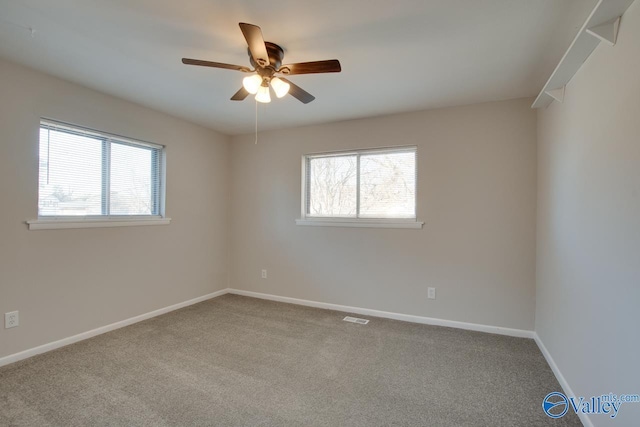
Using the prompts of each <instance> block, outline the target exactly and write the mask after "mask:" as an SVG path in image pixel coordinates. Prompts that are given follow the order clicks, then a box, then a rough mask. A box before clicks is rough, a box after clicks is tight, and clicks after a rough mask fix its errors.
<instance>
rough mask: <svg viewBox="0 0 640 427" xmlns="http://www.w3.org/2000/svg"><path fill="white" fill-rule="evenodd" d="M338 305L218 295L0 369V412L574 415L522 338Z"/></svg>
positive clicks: (465, 420) (366, 420)
mask: <svg viewBox="0 0 640 427" xmlns="http://www.w3.org/2000/svg"><path fill="white" fill-rule="evenodd" d="M344 316H345V313H341V312H335V311H328V310H320V309H314V308H308V307H301V306H296V305H290V304H283V303H277V302H270V301H264V300H258V299H253V298H247V297H241V296H236V295H224V296H222V297H219V298H216V299H213V300H209V301H206V302H203V303H200V304H197V305H194V306H191V307H187V308H184V309H182V310H178V311H175V312H172V313H169V314H165V315H163V316H160V317H156V318H154V319H150V320H147V321H144V322H141V323H138V324H135V325H132V326H128V327H126V328H123V329H119V330H117V331H113V332H110V333H107V334H104V335H100V336H98V337H95V338H92V339H90V340H86V341H83V342H80V343H77V344H74V345H71V346H68V347H64V348H61V349H59V350H56V351H52V352H50V353H46V354H43V355H40V356H36V357H33V358H31V359H28V360H24V361H22V362H18V363H15V364H13V365H9V366H5V367H3V368H0V425H2V426H52V425H55V426H107V425H108V426H225V427H227V426H229V427H230V426H367V427H372V426H509V427H512V426H542V425H553V426H567V425H581V424H580V421H579V420H578V418H577V417H576V416H575V414H573V413H572V411H569V413H567V415H565V416H564V417H563V418H562V419H559V420H552V419H550V418H548V417H547V416H546V415H545V414H544V413H543V411H542V408H541V404H542V399H543V398H544V396H545V395H546V394H547V393H549V392H551V391H556V390H558V391H561V388H560V386H559V385H558V383H557V381H556V379H555V378H554V376H553V374H552V372H551V369H550V368H549V366H548V365H547V364H546V362H545V360H544V358H543V356H542V354H541V353H540V351H539V350H538V348H537V346H536V344H535V343H534V341H533V340H529V339H522V338H511V337H505V336H499V335H491V334H484V333H479V332H470V331H463V330H458V329H451V328H443V327H437V326H426V325H417V324H412V323H405V322H399V321H393V320H386V319H378V318H370V319H371V321H370V322H369V324H368V325H358V324H353V323H347V322H344V321H342V318H343V317H344ZM357 317H364V316H357Z"/></svg>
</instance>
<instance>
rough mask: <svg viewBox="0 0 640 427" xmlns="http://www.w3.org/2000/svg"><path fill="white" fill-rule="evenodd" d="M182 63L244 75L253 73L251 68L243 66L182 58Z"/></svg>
mask: <svg viewBox="0 0 640 427" xmlns="http://www.w3.org/2000/svg"><path fill="white" fill-rule="evenodd" d="M182 63H183V64H186V65H200V66H202V67H213V68H225V69H227V70H236V71H242V72H243V73H250V72H251V69H250V68H249V67H243V66H242V65H233V64H223V63H222V62H211V61H202V60H200V59H189V58H182Z"/></svg>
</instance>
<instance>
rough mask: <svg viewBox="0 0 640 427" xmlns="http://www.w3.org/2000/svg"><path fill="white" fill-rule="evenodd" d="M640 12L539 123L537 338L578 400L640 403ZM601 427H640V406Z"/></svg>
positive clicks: (639, 6) (639, 8) (634, 11)
mask: <svg viewBox="0 0 640 427" xmlns="http://www.w3.org/2000/svg"><path fill="white" fill-rule="evenodd" d="M639 40H640V2H635V3H634V4H632V5H631V6H630V7H629V9H628V10H627V12H626V13H625V15H624V16H623V17H622V21H621V26H620V33H619V37H618V43H617V44H616V45H615V46H614V47H610V46H607V45H604V44H601V45H600V46H599V47H598V48H597V49H596V50H595V52H594V53H593V54H592V55H591V57H589V59H588V60H587V61H586V63H585V64H584V65H583V66H582V68H581V69H580V71H579V72H578V73H577V74H576V75H575V77H574V78H573V80H572V81H571V83H570V84H569V85H568V86H567V88H566V94H565V99H564V103H562V104H560V103H557V102H554V103H553V104H552V105H551V106H550V107H549V108H547V109H546V110H540V112H539V116H538V119H539V120H538V138H539V141H538V145H539V154H538V166H539V169H538V251H537V259H538V264H537V282H538V284H537V290H536V297H537V300H536V331H537V333H538V335H539V336H540V338H541V339H542V341H543V342H544V344H545V346H546V347H547V349H548V350H549V352H550V353H551V356H552V357H553V359H554V360H555V362H556V364H557V365H558V367H559V369H560V371H561V372H562V374H563V375H564V377H565V378H566V380H567V381H568V383H569V385H570V386H571V387H572V389H573V392H574V393H576V394H577V395H578V396H585V397H587V398H588V397H591V396H593V395H601V394H606V393H610V392H611V393H616V394H620V393H640V388H639V387H640V370H639V369H638V354H640V331H639V330H638V325H639V324H640V310H639V307H640V142H639V141H640V139H639V138H640V78H639V77H638V76H640V49H639V46H640V45H639V43H638V41H639ZM592 420H593V422H594V424H595V425H609V424H611V425H620V426H622V425H625V426H631V425H637V423H638V420H640V404H638V403H634V404H628V405H626V406H624V405H623V407H622V408H621V409H620V414H619V415H618V418H616V419H615V420H611V418H609V417H607V416H605V415H597V416H592Z"/></svg>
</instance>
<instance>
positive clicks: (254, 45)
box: [182, 22, 342, 104]
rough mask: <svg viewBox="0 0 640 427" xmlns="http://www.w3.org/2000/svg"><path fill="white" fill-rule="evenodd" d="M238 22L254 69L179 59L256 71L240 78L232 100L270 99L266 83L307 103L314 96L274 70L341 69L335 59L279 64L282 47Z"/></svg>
mask: <svg viewBox="0 0 640 427" xmlns="http://www.w3.org/2000/svg"><path fill="white" fill-rule="evenodd" d="M239 25H240V30H242V34H243V35H244V37H245V40H246V41H247V45H248V46H249V48H248V51H249V62H250V63H251V66H252V67H253V69H250V68H248V67H244V66H241V65H232V64H224V63H221V62H211V61H203V60H200V59H189V58H182V63H183V64H187V65H198V66H202V67H213V68H224V69H227V70H236V71H240V72H243V73H253V72H255V74H252V75H250V76H247V77H245V78H244V79H243V80H242V87H241V88H240V90H238V91H237V92H236V93H235V94H234V95H233V96H232V97H231V100H232V101H242V100H244V99H245V98H246V97H247V96H249V94H251V95H255V96H256V101H258V102H263V103H268V102H271V95H270V93H269V87H271V88H272V89H273V91H274V93H275V94H276V96H277V97H278V98H282V97H283V96H285V95H286V94H287V93H289V94H291V96H293V97H294V98H296V99H297V100H299V101H300V102H302V103H303V104H308V103H309V102H311V101H313V100H314V99H315V97H314V96H313V95H311V94H310V93H309V92H307V91H305V90H304V89H302V88H301V87H300V86H297V85H295V84H293V83H292V82H291V81H289V80H287V79H285V78H284V77H278V76H277V75H276V74H280V75H286V76H288V75H295V74H318V73H339V72H340V71H341V70H342V68H341V66H340V61H338V60H337V59H329V60H325V61H313V62H300V63H296V64H286V65H282V60H283V58H284V50H283V49H282V48H281V47H280V46H278V45H277V44H275V43H271V42H265V41H264V39H263V37H262V30H261V29H260V27H258V26H257V25H252V24H246V23H243V22H241V23H240V24H239Z"/></svg>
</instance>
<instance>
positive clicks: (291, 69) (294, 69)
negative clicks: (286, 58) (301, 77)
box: [278, 59, 342, 75]
mask: <svg viewBox="0 0 640 427" xmlns="http://www.w3.org/2000/svg"><path fill="white" fill-rule="evenodd" d="M340 71H342V67H340V61H338V60H337V59H328V60H326V61H312V62H299V63H297V64H287V65H283V66H282V67H280V69H279V70H278V72H279V73H282V74H287V75H293V74H316V73H339V72H340Z"/></svg>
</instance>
